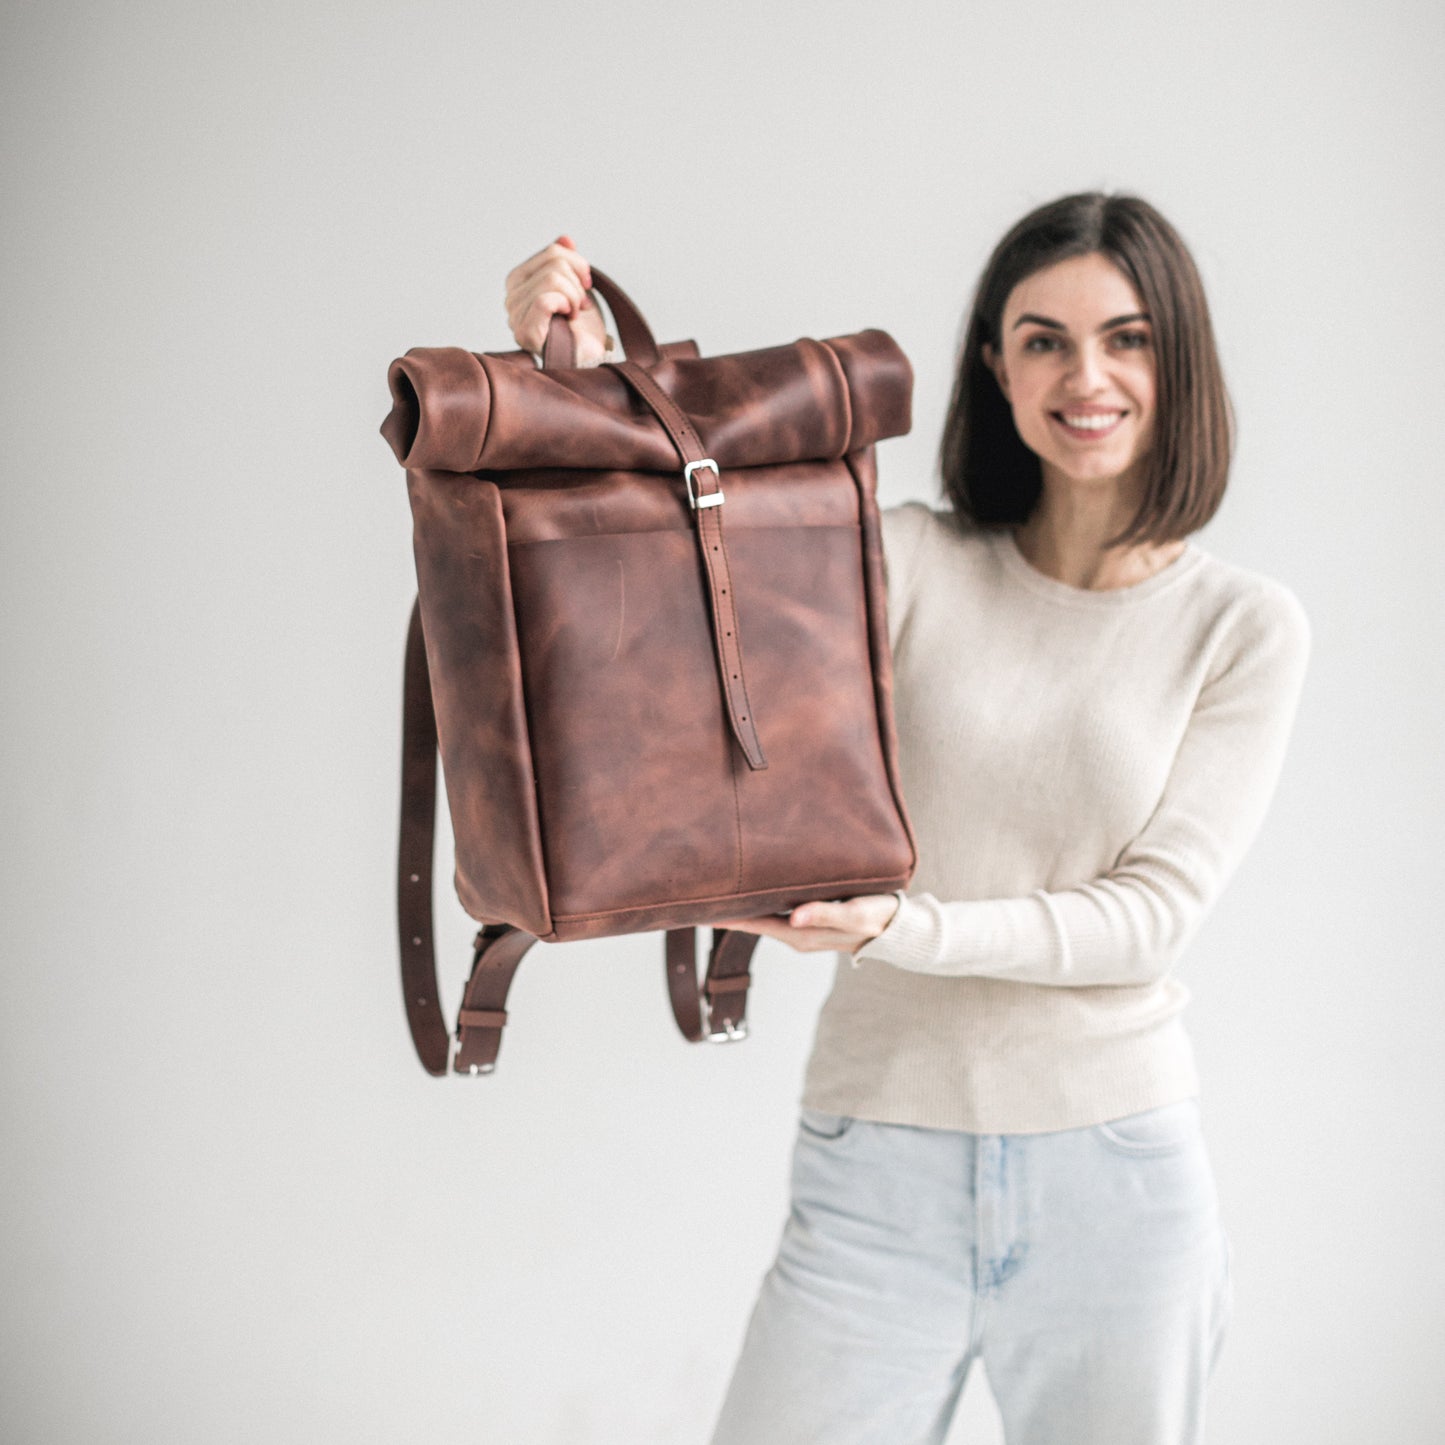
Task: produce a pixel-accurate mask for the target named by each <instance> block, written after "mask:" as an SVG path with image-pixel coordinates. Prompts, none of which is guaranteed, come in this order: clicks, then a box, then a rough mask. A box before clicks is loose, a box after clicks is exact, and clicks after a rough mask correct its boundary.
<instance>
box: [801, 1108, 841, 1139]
mask: <svg viewBox="0 0 1445 1445" xmlns="http://www.w3.org/2000/svg"><path fill="white" fill-rule="evenodd" d="M852 1127H853V1120H852V1118H850V1117H849V1116H848V1115H847V1114H827V1113H824V1112H823V1110H821V1109H800V1110H799V1111H798V1132H799V1133H801V1134H805V1135H806V1136H807V1137H808V1138H810V1139H821V1140H823V1141H824V1142H828V1141H831V1140H833V1139H841V1138H842V1137H843V1135H844V1134H846V1133H847V1132H848V1130H849V1129H851V1128H852Z"/></svg>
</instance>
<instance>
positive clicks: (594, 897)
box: [382, 272, 916, 1073]
mask: <svg viewBox="0 0 1445 1445" xmlns="http://www.w3.org/2000/svg"><path fill="white" fill-rule="evenodd" d="M594 275H600V273H595V272H594ZM601 279H602V280H603V281H605V289H604V288H603V287H601V286H599V289H602V290H603V294H604V295H605V296H607V297H608V299H609V301H611V302H613V311H614V315H616V314H618V305H617V303H616V301H615V300H614V295H613V293H614V292H615V293H616V294H617V295H623V293H621V292H620V288H616V287H615V283H611V282H610V281H606V278H601ZM624 301H625V296H624ZM627 304H628V305H629V306H630V303H627ZM634 321H635V324H634ZM638 326H641V327H643V328H644V331H645V323H642V322H641V321H640V313H637V314H636V316H635V318H633V317H630V318H629V323H628V331H629V332H630V335H631V339H632V341H633V344H634V346H635V347H636V348H637V350H638V351H640V352H641V353H642V354H643V355H647V356H650V357H654V358H655V360H653V361H652V363H651V364H650V365H648V366H646V368H645V371H644V375H643V376H642V377H641V378H640V379H639V378H637V377H636V376H634V377H632V378H631V379H629V377H628V376H627V375H626V369H627V368H636V367H637V363H636V361H634V360H629V362H627V363H623V364H622V365H621V366H620V367H613V366H604V367H599V368H589V369H575V368H571V367H564V368H555V369H554V368H551V367H548V368H544V369H540V370H539V369H538V368H537V366H536V365H535V364H534V362H533V359H532V358H531V356H530V355H529V354H528V353H525V352H498V353H473V352H468V351H463V350H460V349H457V348H451V347H442V348H429V349H417V350H413V351H409V352H408V353H407V354H406V355H405V356H404V357H401V358H400V359H399V360H397V361H395V362H393V363H392V366H391V368H390V370H389V373H388V380H389V385H390V389H391V395H392V400H393V406H392V409H391V412H390V415H389V416H388V417H387V418H386V421H385V422H384V424H383V426H382V434H383V435H384V436H385V438H386V440H387V441H388V442H389V444H390V445H391V447H392V450H393V451H394V453H395V455H396V457H397V459H398V461H399V462H401V464H402V465H403V466H404V467H405V468H406V473H407V488H408V494H409V497H410V502H411V508H412V517H413V543H414V552H415V559H416V569H417V582H418V594H419V598H418V609H419V611H418V616H417V627H415V628H414V644H415V647H416V649H417V652H418V657H417V658H416V659H414V665H413V666H412V667H411V670H410V671H409V674H408V702H407V708H408V734H409V736H408V754H407V756H408V758H409V759H413V760H414V758H415V756H416V755H417V754H418V753H419V752H425V751H426V749H427V748H428V747H429V746H430V743H429V741H428V739H429V734H428V739H423V740H421V741H418V740H417V738H416V737H413V736H411V734H412V731H413V729H412V725H411V718H412V714H413V712H414V711H415V710H417V709H422V708H425V707H426V706H427V704H428V703H429V711H430V712H431V713H433V714H434V719H435V736H436V741H437V746H438V748H439V750H440V755H441V762H442V771H443V775H444V779H445V789H446V798H447V803H448V806H449V809H450V814H451V821H452V829H453V833H454V837H455V845H456V887H457V892H458V896H459V898H460V900H461V902H462V905H463V906H464V907H465V908H466V910H467V912H468V913H469V914H471V916H472V917H473V918H475V919H476V920H477V921H478V922H479V923H481V924H482V925H483V933H482V935H479V939H478V950H477V957H476V959H475V960H474V965H475V967H474V974H473V981H472V984H471V985H469V990H468V996H467V998H466V1000H465V1002H464V1006H463V1011H462V1018H461V1020H460V1022H459V1026H458V1031H457V1032H458V1038H459V1040H460V1041H461V1043H462V1046H460V1047H459V1048H458V1052H457V1056H456V1058H455V1059H454V1061H453V1064H454V1067H456V1068H458V1069H460V1070H463V1071H470V1072H487V1071H489V1070H490V1068H491V1067H492V1066H493V1064H494V1063H495V1058H496V1049H497V1045H498V1043H499V1040H500V1034H501V1027H502V1025H503V1024H504V1023H505V1021H506V1013H505V1009H504V1008H503V1003H504V1001H505V994H506V986H507V983H508V982H509V980H510V976H511V972H510V971H511V970H513V969H515V967H516V965H517V962H518V961H519V960H520V957H521V953H522V952H525V949H526V946H527V944H528V943H530V942H531V940H532V939H540V940H543V941H548V942H557V941H564V940H567V939H578V938H593V937H602V936H607V935H614V934H621V933H633V932H642V931H647V930H654V929H661V930H670V931H675V930H682V929H686V930H691V928H693V927H694V926H698V925H705V924H711V923H715V922H717V921H718V920H722V919H727V918H733V917H739V916H743V915H746V914H756V913H766V912H778V911H784V910H787V909H789V908H791V907H793V906H795V905H796V904H798V903H801V902H804V901H807V900H808V899H814V898H839V897H847V896H850V895H853V894H858V893H877V892H888V891H891V890H893V889H895V888H900V887H903V886H905V885H906V884H907V882H908V880H909V879H910V878H911V876H912V873H913V869H914V866H915V862H916V854H915V848H914V840H913V835H912V830H911V828H910V826H909V822H908V817H907V812H906V809H905V806H904V802H903V798H902V795H901V792H900V789H899V783H898V773H897V763H896V742H895V734H894V728H893V716H892V671H891V664H890V659H889V652H888V640H887V638H888V633H887V619H886V616H885V605H886V604H885V596H886V594H885V589H884V576H883V561H882V549H881V542H880V536H879V524H878V510H877V502H876V496H875V490H876V472H875V458H874V444H875V443H876V442H877V441H879V440H881V439H883V438H885V437H888V436H896V435H900V434H902V433H903V432H905V431H907V429H908V426H909V408H910V400H911V391H912V373H911V369H910V367H909V365H908V362H907V359H906V358H905V357H904V355H903V353H902V352H901V350H899V348H898V347H897V345H896V344H895V343H894V342H893V341H892V340H891V338H889V337H888V336H887V335H886V334H885V333H883V332H881V331H876V330H870V331H863V332H859V333H857V334H855V335H852V336H842V337H834V338H831V339H829V340H827V341H814V340H807V339H805V340H800V341H797V342H795V343H793V344H791V345H787V346H774V347H769V348H766V349H764V350H758V351H751V352H745V353H741V354H738V355H732V356H722V357H711V358H703V357H699V356H697V355H696V354H695V348H692V347H691V346H690V344H687V343H677V344H673V345H671V346H663V347H656V346H655V345H652V344H651V338H650V333H645V334H639V331H638ZM551 340H552V339H551V338H549V354H557V352H558V351H559V350H561V347H560V345H559V346H551V345H550V343H551ZM563 354H566V355H569V356H570V351H566V352H564V353H563ZM651 388H655V389H656V390H657V391H660V392H661V393H663V395H662V396H660V397H659V396H655V395H654V396H653V400H652V401H649V400H648V399H647V394H648V393H649V392H650V389H651ZM694 451H696V452H697V453H698V454H699V455H701V456H705V457H707V458H710V459H713V460H715V462H716V464H717V471H716V474H714V473H713V471H712V470H710V469H704V470H702V471H700V472H698V473H697V474H696V475H695V490H696V491H698V492H699V493H701V494H702V495H703V497H704V498H706V496H707V495H708V494H710V493H712V492H721V494H722V497H723V500H722V502H721V503H720V504H718V505H715V506H703V507H699V508H697V509H694V508H693V506H692V505H691V504H690V502H689V497H688V489H687V487H686V486H685V485H684V480H683V475H682V466H683V462H684V461H686V460H695V459H696V458H695V457H693V456H691V455H689V453H691V452H694ZM720 594H722V595H721V596H720ZM724 632H725V633H726V637H724V636H723V634H724ZM734 634H736V635H734ZM423 646H424V657H421V656H420V649H421V648H422V647H423ZM734 669H735V670H736V671H733V670H734ZM428 679H429V681H428ZM730 688H731V692H730ZM739 689H745V694H744V693H743V692H741V691H739ZM418 690H421V691H426V692H427V693H428V696H427V697H426V698H422V699H420V700H418V699H417V698H416V697H415V696H414V694H415V693H416V692H417V691H418ZM743 708H746V709H747V710H748V711H747V712H746V714H742V713H741V712H740V710H741V709H743ZM730 709H731V712H730ZM739 715H742V716H744V718H745V723H744V725H743V726H742V727H740V726H739V724H738V717H739ZM750 729H755V735H754V736H753V739H752V742H753V744H755V745H756V746H753V745H750V744H749V742H748V730H750ZM418 736H420V735H419V734H418ZM408 767H409V768H413V772H412V773H410V774H409V775H408V779H407V780H406V785H405V790H404V796H403V815H404V817H403V850H402V852H403V857H402V862H401V870H400V881H399V887H400V889H401V894H400V898H401V909H402V927H401V935H402V937H401V943H402V950H403V969H404V975H405V976H406V981H405V987H406V989H407V1005H408V1014H409V1017H410V1018H411V1021H412V1028H413V1036H414V1038H415V1039H416V1041H417V1045H418V1049H419V1051H420V1052H422V1054H423V1062H424V1063H425V1064H426V1066H427V1068H428V1069H429V1070H431V1071H432V1072H434V1073H439V1072H444V1071H445V1067H446V1062H445V1051H446V1040H445V1039H444V1038H442V1039H441V1041H440V1043H439V1042H438V1030H439V1029H440V1028H441V1025H440V1023H439V1022H438V1018H439V1012H438V1010H437V1007H436V998H435V994H436V988H435V984H434V980H433V981H431V982H430V983H429V982H428V976H427V965H430V955H431V937H430V914H429V909H430V899H429V893H428V894H427V897H426V899H425V908H426V911H427V916H426V919H425V928H424V929H423V927H422V924H421V923H420V922H417V921H416V919H417V913H418V910H419V909H420V908H421V907H422V906H423V900H422V898H421V896H420V895H421V893H422V891H423V884H422V880H421V877H420V874H421V873H423V872H424V873H425V879H426V884H425V886H426V888H427V889H429V882H430V858H429V856H428V858H427V866H426V868H425V869H422V868H421V865H420V864H419V863H418V862H417V859H418V857H419V849H421V848H422V847H423V846H425V848H426V849H427V850H428V855H429V849H430V827H431V824H430V819H429V814H428V815H427V821H426V829H425V836H424V838H423V834H422V833H421V832H419V831H418V825H417V823H416V818H417V817H418V816H420V811H421V810H422V809H423V807H425V808H428V809H429V808H430V807H431V805H432V803H431V800H430V799H428V800H427V801H426V802H425V804H423V800H422V797H421V795H422V794H423V793H426V792H427V791H428V789H434V783H432V782H431V781H430V779H428V778H426V777H423V776H422V775H421V773H420V772H416V771H415V770H414V763H413V762H409V763H408ZM409 813H410V814H411V815H412V818H413V822H412V825H411V831H410V833H408V832H407V827H408V824H407V821H406V819H407V816H408V814H409ZM408 839H409V840H410V841H408ZM408 859H409V860H410V861H408ZM409 920H410V921H409ZM518 931H520V932H521V933H524V934H526V935H529V937H528V938H527V939H526V940H525V941H523V942H519V941H518V940H517V939H516V938H515V937H514V936H513V935H514V934H515V933H516V932H518ZM423 932H424V933H425V939H424V941H423V939H422V938H421V936H420V935H421V934H422V933H423ZM680 937H681V935H677V936H676V937H675V936H674V934H673V933H672V932H670V933H669V951H668V965H667V967H668V983H669V987H670V989H671V990H673V991H674V1009H675V1011H677V1010H679V1009H682V1008H686V1009H691V1010H693V1012H694V1013H695V1012H696V1011H697V1008H698V1005H697V1004H696V1003H695V1002H691V1003H684V1004H679V1000H678V995H677V993H676V990H677V989H678V988H679V987H680V985H679V984H678V979H677V976H678V974H680V973H681V972H682V971H683V969H684V964H683V963H682V962H681V961H680V960H681V959H682V958H683V957H684V954H683V952H681V951H680V950H681V949H682V947H683V945H682V944H681V943H680V942H679V939H680ZM687 937H688V941H687V942H686V945H685V947H686V955H685V956H686V957H687V959H688V960H689V962H688V964H687V965H686V969H687V972H688V973H689V975H690V974H691V964H690V959H691V954H692V948H693V945H692V942H691V935H690V932H689V934H688V936H687ZM733 937H737V936H736V935H734V936H733ZM715 944H716V945H717V946H716V947H715V950H714V953H715V960H714V961H715V962H716V963H718V964H719V967H718V968H716V969H714V970H713V971H711V972H710V974H709V980H708V985H707V987H706V988H705V990H704V991H705V993H706V995H707V999H706V1001H705V1002H704V1003H703V1005H702V1014H703V1019H702V1022H703V1025H704V1027H703V1028H698V1027H696V1026H694V1025H693V1024H690V1023H684V1017H683V1013H682V1012H679V1014H678V1017H679V1024H680V1025H682V1026H683V1027H684V1033H685V1034H687V1036H688V1037H720V1036H722V1034H721V1033H720V1032H719V1031H718V1030H717V1029H716V1028H714V1029H712V1030H708V1029H707V1028H706V1027H705V1026H706V1025H707V1023H708V1020H707V1013H708V1008H709V1005H711V1007H712V1008H713V1009H714V1010H717V1009H722V1010H723V1014H722V1015H721V1017H722V1021H723V1024H724V1025H725V1026H726V1036H728V1037H735V1036H739V1034H740V1032H741V1031H742V1028H743V1024H742V1009H743V1007H744V1005H745V1001H746V989H747V981H748V976H747V972H746V969H747V955H748V954H749V953H751V941H748V942H747V943H746V944H745V945H743V944H740V947H739V948H738V949H733V948H732V947H731V945H730V944H729V943H728V940H727V937H726V936H723V937H721V938H719V939H716V940H715ZM409 955H410V956H409ZM422 955H425V956H424V957H422ZM503 955H505V958H504V959H503ZM498 959H502V960H503V961H502V964H500V965H498V966H497V967H496V968H495V969H494V970H493V973H492V974H491V975H490V976H487V975H488V969H489V968H492V967H493V964H495V962H496V960H498ZM489 960H491V962H489ZM432 967H433V971H434V965H433V966H432ZM408 970H410V973H409V974H408ZM503 974H505V977H503ZM691 985H692V988H693V990H694V995H695V991H696V980H695V979H691ZM418 997H420V998H421V999H422V1001H423V1007H422V1009H421V1011H422V1012H425V1013H427V1014H428V1018H427V1020H426V1021H425V1024H424V1026H423V1025H419V1024H418V1017H417V1016H418V1005H417V998H418ZM713 1023H714V1024H716V1023H717V1017H714V1019H713ZM419 1030H420V1031H419ZM423 1033H424V1034H425V1035H426V1038H425V1040H424V1038H423Z"/></svg>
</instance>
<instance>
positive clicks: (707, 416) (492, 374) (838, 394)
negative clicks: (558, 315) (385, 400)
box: [381, 330, 913, 472]
mask: <svg viewBox="0 0 1445 1445" xmlns="http://www.w3.org/2000/svg"><path fill="white" fill-rule="evenodd" d="M650 372H651V375H652V376H653V377H654V379H655V380H656V381H657V383H658V385H659V386H661V388H662V389H663V390H664V391H665V392H667V394H668V395H669V396H670V397H671V398H672V400H673V401H674V402H676V404H677V405H678V407H680V408H681V410H682V411H683V412H684V413H686V415H687V416H688V418H689V419H690V420H691V422H692V423H693V425H694V426H695V427H696V429H697V431H698V434H699V435H700V437H701V439H702V442H703V445H704V446H705V447H706V449H707V453H708V455H709V456H711V457H712V458H714V459H715V460H716V462H717V463H718V465H719V466H720V467H754V466H768V465H777V464H781V463H786V462H799V461H814V460H825V459H831V458H836V457H841V456H843V455H845V454H846V453H848V452H852V451H856V450H857V449H858V448H860V447H864V446H868V445H871V444H872V443H873V442H876V441H881V440H882V439H883V438H885V437H892V436H902V435H903V434H904V433H905V432H907V430H908V428H909V426H910V424H911V406H912V396H913V369H912V367H911V366H910V365H909V363H908V358H907V357H906V356H905V355H904V354H903V352H902V350H901V349H900V348H899V346H898V344H897V343H896V342H895V341H894V340H893V338H892V337H891V336H889V335H888V334H887V333H886V332H883V331H878V330H869V331H860V332H857V333H855V334H854V335H852V336H838V337H833V338H831V339H830V340H827V341H813V340H810V339H804V340H801V341H797V342H794V343H793V344H792V345H791V346H773V347H768V348H766V349H764V350H760V351H745V352H739V353H737V354H735V355H733V356H714V357H702V358H699V357H685V356H666V355H665V356H664V357H663V359H662V360H660V361H659V362H658V363H657V365H656V366H655V367H652V368H650ZM387 380H388V382H389V384H390V386H391V395H392V408H391V414H390V415H389V416H388V417H387V418H386V420H385V422H383V423H382V427H381V434H382V435H383V436H384V437H385V438H386V439H387V441H388V442H389V443H390V444H391V448H392V450H393V451H394V452H395V453H396V456H397V460H398V461H400V462H401V464H402V465H403V466H405V467H408V468H413V469H418V468H427V469H431V470H438V471H451V472H476V471H483V470H488V471H493V470H494V471H511V470H514V469H519V468H532V467H579V468H587V469H599V470H600V469H614V470H625V471H673V470H676V469H677V467H678V465H679V463H678V458H677V451H676V449H675V448H674V447H673V444H672V442H671V441H670V440H669V438H668V435H667V433H666V431H665V430H664V429H663V427H662V425H661V424H660V423H659V422H658V420H657V418H656V416H655V415H654V414H653V413H652V411H651V410H650V409H648V408H646V407H644V406H642V405H641V404H640V403H639V402H638V401H637V399H636V397H635V395H634V393H633V391H632V389H631V388H630V387H629V386H628V385H627V383H626V382H625V381H624V380H623V379H622V377H621V376H620V375H619V374H618V373H617V372H616V371H614V370H613V369H612V368H611V367H610V366H599V367H585V368H570V367H569V368H566V369H559V370H554V371H543V370H539V369H538V368H537V367H535V366H534V365H533V363H532V361H531V358H530V357H529V356H528V355H527V353H526V352H510V353H476V352H470V351H463V350H461V349H460V348H459V347H451V346H443V347H417V348H414V349H412V350H411V351H408V352H407V354H406V355H405V356H403V357H401V358H399V359H398V360H396V361H394V362H392V364H391V369H390V371H389V373H388V376H387Z"/></svg>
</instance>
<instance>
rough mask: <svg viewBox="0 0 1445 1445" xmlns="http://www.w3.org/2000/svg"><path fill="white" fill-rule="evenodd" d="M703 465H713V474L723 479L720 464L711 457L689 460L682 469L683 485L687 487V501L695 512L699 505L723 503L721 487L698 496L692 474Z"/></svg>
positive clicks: (720, 504)
mask: <svg viewBox="0 0 1445 1445" xmlns="http://www.w3.org/2000/svg"><path fill="white" fill-rule="evenodd" d="M702 467H711V468H712V474H713V476H715V477H716V478H717V479H718V481H719V482H721V481H722V472H721V471H720V470H719V469H718V464H717V463H716V462H715V461H713V459H712V458H711V457H703V458H702V459H701V460H700V461H695V462H689V463H688V464H687V465H686V466H685V467H684V468H683V469H682V481H683V485H684V486H685V487H686V488H687V503H688V506H690V507H691V508H692V509H693V511H694V512H695V511H697V510H698V508H699V507H720V506H722V504H723V494H722V488H721V487H719V488H718V490H717V491H715V492H704V493H703V495H702V496H698V494H697V492H696V491H695V490H694V489H693V485H692V474H693V473H694V472H695V471H698V470H699V469H700V468H702Z"/></svg>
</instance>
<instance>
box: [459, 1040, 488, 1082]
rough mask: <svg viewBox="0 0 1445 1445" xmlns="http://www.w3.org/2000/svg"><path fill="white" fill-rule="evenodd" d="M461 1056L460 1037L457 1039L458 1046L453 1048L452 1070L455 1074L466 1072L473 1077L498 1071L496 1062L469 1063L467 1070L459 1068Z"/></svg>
mask: <svg viewBox="0 0 1445 1445" xmlns="http://www.w3.org/2000/svg"><path fill="white" fill-rule="evenodd" d="M461 1057H462V1041H461V1039H460V1038H458V1039H457V1040H456V1048H454V1049H453V1050H452V1072H453V1073H454V1074H460V1073H464V1072H465V1073H468V1074H470V1075H471V1076H472V1077H473V1078H476V1077H477V1076H478V1075H479V1074H494V1073H496V1071H497V1066H496V1065H495V1064H469V1065H468V1066H467V1068H466V1069H465V1070H463V1069H459V1068H457V1065H458V1064H459V1063H460V1062H461Z"/></svg>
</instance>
